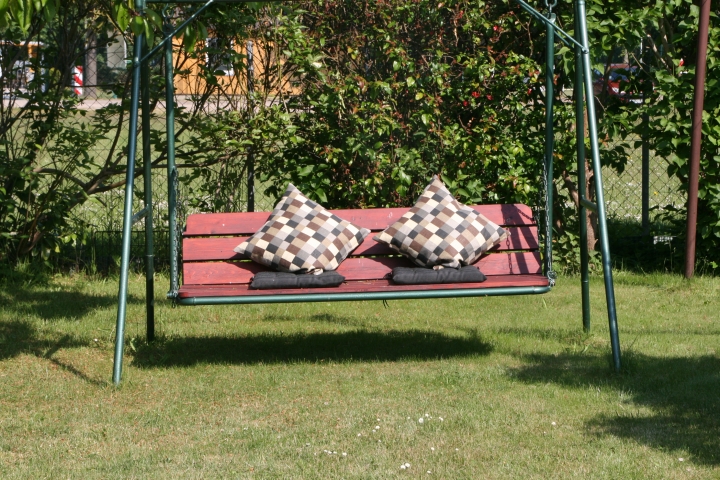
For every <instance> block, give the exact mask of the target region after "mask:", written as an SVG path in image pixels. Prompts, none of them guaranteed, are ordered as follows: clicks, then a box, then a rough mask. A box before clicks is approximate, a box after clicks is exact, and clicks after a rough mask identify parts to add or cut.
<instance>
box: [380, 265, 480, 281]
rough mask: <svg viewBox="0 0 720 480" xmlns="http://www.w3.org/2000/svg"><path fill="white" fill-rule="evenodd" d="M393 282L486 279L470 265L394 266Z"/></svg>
mask: <svg viewBox="0 0 720 480" xmlns="http://www.w3.org/2000/svg"><path fill="white" fill-rule="evenodd" d="M392 280H393V282H395V283H397V284H399V285H428V284H434V283H478V282H484V281H485V280H487V277H485V275H483V273H482V272H481V271H480V270H479V269H478V268H477V267H474V266H472V265H468V266H466V267H462V268H459V269H455V268H441V269H439V270H433V269H431V268H410V267H395V268H393V271H392Z"/></svg>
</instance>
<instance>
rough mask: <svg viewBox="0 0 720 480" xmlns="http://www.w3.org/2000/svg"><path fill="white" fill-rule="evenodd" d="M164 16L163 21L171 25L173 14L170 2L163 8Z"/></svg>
mask: <svg viewBox="0 0 720 480" xmlns="http://www.w3.org/2000/svg"><path fill="white" fill-rule="evenodd" d="M162 17H163V23H164V24H166V25H170V20H172V15H170V4H169V3H166V4H165V6H164V7H163V9H162Z"/></svg>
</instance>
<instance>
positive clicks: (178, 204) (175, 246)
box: [170, 167, 185, 302]
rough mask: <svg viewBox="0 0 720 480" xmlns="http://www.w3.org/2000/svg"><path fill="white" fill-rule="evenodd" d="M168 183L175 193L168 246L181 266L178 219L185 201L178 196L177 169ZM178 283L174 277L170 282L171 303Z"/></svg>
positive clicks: (180, 235) (175, 295) (178, 176)
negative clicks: (172, 235) (173, 221)
mask: <svg viewBox="0 0 720 480" xmlns="http://www.w3.org/2000/svg"><path fill="white" fill-rule="evenodd" d="M170 182H171V185H172V189H173V190H174V193H175V239H174V240H175V241H174V242H173V243H172V245H171V246H170V248H171V249H172V251H171V252H170V255H172V258H176V259H177V265H182V258H181V256H182V252H181V250H180V238H182V233H183V225H182V221H181V220H180V219H183V218H185V199H184V198H183V197H182V196H181V195H180V175H179V174H178V169H177V167H175V168H174V169H173V171H172V177H171V179H170ZM177 275H180V272H177ZM178 283H179V282H178V278H177V276H176V278H175V279H174V282H172V285H170V292H171V294H172V298H173V302H175V301H177V297H178V290H179V285H178Z"/></svg>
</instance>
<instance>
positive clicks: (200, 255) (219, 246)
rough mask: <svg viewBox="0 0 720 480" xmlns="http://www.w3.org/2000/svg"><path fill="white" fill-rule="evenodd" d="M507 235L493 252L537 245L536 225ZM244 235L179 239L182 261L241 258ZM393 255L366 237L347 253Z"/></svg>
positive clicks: (528, 248) (393, 253) (369, 237)
mask: <svg viewBox="0 0 720 480" xmlns="http://www.w3.org/2000/svg"><path fill="white" fill-rule="evenodd" d="M508 231H510V237H508V239H507V240H506V241H504V242H502V243H501V244H500V245H498V246H496V247H495V249H494V250H495V251H505V250H534V249H537V248H538V241H537V235H538V234H537V227H508ZM246 238H248V237H187V238H184V239H183V261H184V262H198V261H205V262H207V261H220V260H241V259H242V257H241V256H240V255H239V254H237V253H235V252H234V251H233V249H234V248H235V247H237V246H238V245H240V243H242V242H243V241H244V240H245V239H246ZM360 255H396V253H395V252H393V251H392V250H390V248H389V247H388V246H387V245H384V244H379V243H377V242H376V241H375V240H373V239H372V235H370V236H368V238H366V239H365V241H364V242H363V243H362V245H360V246H359V247H358V248H356V249H355V250H354V251H353V252H352V253H351V256H360Z"/></svg>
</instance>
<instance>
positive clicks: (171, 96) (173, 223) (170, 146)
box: [163, 21, 179, 299]
mask: <svg viewBox="0 0 720 480" xmlns="http://www.w3.org/2000/svg"><path fill="white" fill-rule="evenodd" d="M163 30H164V32H165V34H166V35H171V34H172V32H173V26H172V24H171V23H170V22H169V21H167V22H166V23H165V24H164V26H163ZM173 73H174V68H173V46H172V41H168V42H166V43H165V131H166V132H167V174H168V228H169V229H170V232H169V234H170V235H169V241H170V292H169V293H168V297H169V298H173V299H174V298H175V297H176V296H177V291H178V288H179V287H178V251H177V218H176V216H177V185H178V172H177V168H176V166H175V86H174V85H175V84H174V79H173Z"/></svg>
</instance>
